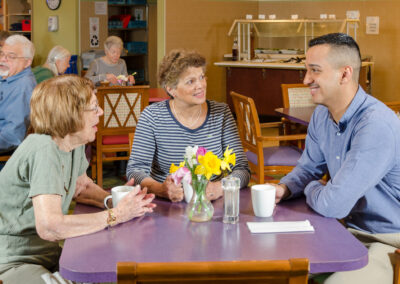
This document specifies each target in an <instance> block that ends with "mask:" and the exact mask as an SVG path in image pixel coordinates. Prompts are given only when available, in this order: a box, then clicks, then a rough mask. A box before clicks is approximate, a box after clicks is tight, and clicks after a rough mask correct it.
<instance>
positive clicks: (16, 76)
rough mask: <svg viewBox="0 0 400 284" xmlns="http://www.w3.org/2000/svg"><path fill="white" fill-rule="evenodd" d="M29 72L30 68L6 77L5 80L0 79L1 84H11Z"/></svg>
mask: <svg viewBox="0 0 400 284" xmlns="http://www.w3.org/2000/svg"><path fill="white" fill-rule="evenodd" d="M29 72H32V71H31V67H30V66H29V67H26V68H25V69H24V70H22V71H21V72H19V73H17V74H15V75H13V76H10V77H7V78H6V79H1V82H7V83H11V82H13V81H15V80H18V79H19V78H21V77H24V76H25V75H26V74H27V73H29Z"/></svg>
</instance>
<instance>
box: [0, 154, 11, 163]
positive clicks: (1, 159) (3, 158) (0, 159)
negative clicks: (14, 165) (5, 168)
mask: <svg viewBox="0 0 400 284" xmlns="http://www.w3.org/2000/svg"><path fill="white" fill-rule="evenodd" d="M10 157H11V156H8V155H7V156H0V162H7V161H8V159H10Z"/></svg>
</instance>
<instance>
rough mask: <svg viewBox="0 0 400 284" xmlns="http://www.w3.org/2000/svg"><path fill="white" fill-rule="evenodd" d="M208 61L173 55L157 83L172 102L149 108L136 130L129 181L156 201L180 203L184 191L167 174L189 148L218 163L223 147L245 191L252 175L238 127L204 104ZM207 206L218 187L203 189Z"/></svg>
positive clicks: (218, 108) (217, 107)
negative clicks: (229, 152)
mask: <svg viewBox="0 0 400 284" xmlns="http://www.w3.org/2000/svg"><path fill="white" fill-rule="evenodd" d="M205 66H206V61H205V58H204V57H203V56H201V55H200V54H198V53H196V52H189V51H185V50H173V51H171V52H170V53H169V54H168V55H166V56H165V57H164V59H163V60H162V62H161V64H160V66H159V75H158V76H159V83H160V85H161V86H162V87H163V88H164V89H165V90H166V91H167V93H168V94H169V96H170V97H171V99H170V100H167V101H163V102H160V103H156V104H152V105H150V106H148V107H147V108H146V109H145V110H144V111H143V112H142V113H141V116H140V119H139V122H138V125H137V127H136V132H135V140H134V142H133V146H132V152H131V156H130V159H129V162H128V167H127V177H128V178H129V179H131V178H134V179H135V183H136V184H140V185H141V186H142V187H147V188H148V190H149V191H150V192H152V193H155V194H156V195H157V196H160V197H164V198H168V199H170V200H171V201H173V202H178V201H181V200H182V199H183V189H182V185H175V183H174V182H173V181H172V179H171V177H170V176H169V175H168V174H169V168H170V165H171V163H174V164H179V162H181V161H182V160H183V156H184V154H185V148H186V147H187V146H194V145H198V146H202V147H204V148H206V149H207V150H208V151H212V152H213V153H214V154H215V155H217V156H218V157H220V158H222V157H223V153H224V151H225V149H226V147H227V146H229V148H230V149H234V153H236V165H235V166H234V167H233V169H232V173H231V175H232V176H236V177H238V178H240V181H241V187H245V186H247V184H248V182H249V179H250V170H249V167H248V163H247V159H246V156H245V155H244V152H243V148H242V145H241V142H240V139H239V135H238V132H237V128H236V124H235V121H234V119H233V116H232V114H231V112H230V110H229V107H228V106H227V105H226V104H225V103H219V102H215V101H208V100H206V89H207V81H206V77H205V75H204V73H205ZM206 193H207V197H208V198H209V199H210V200H214V199H217V198H219V197H221V196H222V187H221V182H220V181H219V179H218V177H214V179H212V180H211V182H210V183H209V184H208V185H207V189H206Z"/></svg>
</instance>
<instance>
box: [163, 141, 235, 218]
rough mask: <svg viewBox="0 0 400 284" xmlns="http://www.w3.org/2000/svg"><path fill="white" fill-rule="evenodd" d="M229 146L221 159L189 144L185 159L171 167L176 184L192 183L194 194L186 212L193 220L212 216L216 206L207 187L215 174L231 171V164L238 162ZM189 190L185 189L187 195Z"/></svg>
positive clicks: (202, 148)
mask: <svg viewBox="0 0 400 284" xmlns="http://www.w3.org/2000/svg"><path fill="white" fill-rule="evenodd" d="M232 152H233V149H229V146H228V147H227V148H226V150H225V152H224V158H223V159H220V158H218V156H217V155H214V154H213V153H212V152H211V151H207V150H206V149H205V148H204V147H199V146H197V145H196V146H194V147H191V146H188V147H186V149H185V155H184V161H183V162H181V163H180V164H179V166H176V165H174V164H172V165H171V167H170V173H171V174H172V175H171V176H172V179H173V180H174V182H175V184H177V185H178V184H180V183H181V182H183V183H187V184H191V185H192V188H193V196H192V198H191V200H190V203H189V205H188V206H187V208H186V214H187V216H188V218H189V219H190V220H191V221H195V222H204V221H208V220H210V219H211V218H212V216H213V214H214V207H213V206H212V204H211V202H210V201H209V200H208V199H207V197H206V187H207V184H208V182H209V180H210V178H211V177H212V176H213V175H221V174H222V173H227V172H228V171H231V167H230V166H231V165H233V166H234V165H235V163H236V155H235V154H234V153H233V154H232ZM187 194H188V192H187V191H186V190H185V195H187Z"/></svg>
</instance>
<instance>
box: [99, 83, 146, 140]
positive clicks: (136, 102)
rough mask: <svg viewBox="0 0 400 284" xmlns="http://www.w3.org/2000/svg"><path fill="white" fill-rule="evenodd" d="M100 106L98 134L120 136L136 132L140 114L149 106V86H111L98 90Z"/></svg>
mask: <svg viewBox="0 0 400 284" xmlns="http://www.w3.org/2000/svg"><path fill="white" fill-rule="evenodd" d="M97 99H98V101H99V106H100V107H101V108H102V109H103V110H104V115H102V116H101V117H100V119H99V125H98V133H102V134H103V135H118V134H126V135H127V134H128V133H130V132H134V131H135V129H136V124H137V122H138V120H139V116H140V113H141V112H142V111H143V109H144V108H145V107H146V106H147V105H148V104H149V86H127V87H120V86H111V87H99V88H97Z"/></svg>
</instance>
